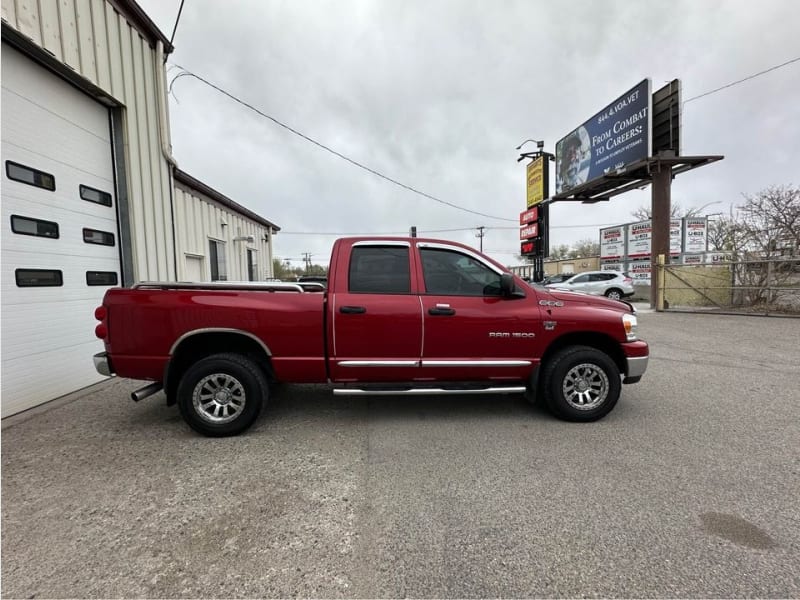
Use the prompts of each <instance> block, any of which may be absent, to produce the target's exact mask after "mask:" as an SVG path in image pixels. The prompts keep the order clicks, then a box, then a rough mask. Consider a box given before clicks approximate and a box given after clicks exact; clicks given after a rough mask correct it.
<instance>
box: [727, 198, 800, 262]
mask: <svg viewBox="0 0 800 600" xmlns="http://www.w3.org/2000/svg"><path fill="white" fill-rule="evenodd" d="M744 199H745V203H744V204H742V205H740V206H738V207H737V208H738V209H739V211H740V215H741V218H740V219H739V223H738V226H739V227H740V228H741V230H742V231H743V233H744V237H745V245H746V247H745V250H746V251H749V252H753V253H758V254H759V255H760V256H761V257H765V258H770V257H776V256H797V255H798V254H800V187H792V186H788V185H782V186H771V187H768V188H767V189H765V190H762V191H760V192H758V193H757V194H753V195H746V194H745V195H744Z"/></svg>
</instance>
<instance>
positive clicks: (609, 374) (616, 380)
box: [542, 346, 622, 421]
mask: <svg viewBox="0 0 800 600" xmlns="http://www.w3.org/2000/svg"><path fill="white" fill-rule="evenodd" d="M543 378H544V381H543V386H542V390H543V392H544V395H545V400H546V402H547V406H548V407H549V408H550V410H551V411H552V412H553V413H554V414H555V415H556V416H558V417H560V418H562V419H565V420H567V421H596V420H597V419H601V418H603V417H604V416H606V415H607V414H608V413H609V412H611V409H612V408H614V405H615V404H616V403H617V400H618V399H619V394H620V390H621V387H622V385H621V381H620V373H619V369H618V368H617V366H616V365H615V364H614V361H613V360H611V358H610V357H609V356H608V355H607V354H605V353H603V352H601V351H600V350H597V349H595V348H591V347H589V346H571V347H569V348H564V349H563V350H561V351H560V352H558V353H557V354H555V355H554V356H553V357H552V358H551V359H550V360H549V361H548V363H547V364H546V365H545V368H544V373H543Z"/></svg>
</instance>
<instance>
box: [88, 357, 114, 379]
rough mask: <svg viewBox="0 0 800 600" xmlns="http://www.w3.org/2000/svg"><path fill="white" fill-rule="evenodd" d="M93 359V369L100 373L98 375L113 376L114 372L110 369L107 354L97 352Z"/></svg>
mask: <svg viewBox="0 0 800 600" xmlns="http://www.w3.org/2000/svg"><path fill="white" fill-rule="evenodd" d="M93 358H94V368H95V369H96V370H97V372H98V373H100V375H105V376H106V377H111V376H112V375H113V374H114V370H113V369H112V368H111V361H110V360H109V358H108V353H107V352H98V353H97V354H95V355H94V357H93Z"/></svg>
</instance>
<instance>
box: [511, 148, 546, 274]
mask: <svg viewBox="0 0 800 600" xmlns="http://www.w3.org/2000/svg"><path fill="white" fill-rule="evenodd" d="M530 141H533V140H530ZM523 144H524V142H523ZM523 144H520V146H518V147H517V150H519V149H520V148H521V147H522V145H523ZM536 144H537V146H538V150H537V151H536V152H526V153H523V154H521V155H520V157H519V158H518V159H517V162H520V161H521V160H523V159H525V158H529V159H531V161H530V162H529V163H528V164H527V165H526V167H525V171H526V203H525V204H526V207H527V209H526V210H524V211H523V212H521V213H520V215H519V224H520V232H519V238H520V255H521V256H524V257H527V258H531V259H533V280H534V281H541V280H542V279H544V259H545V257H546V256H547V255H548V254H549V237H548V212H549V211H548V199H549V197H550V181H549V174H550V158H551V157H552V155H551V154H548V153H547V152H545V151H544V150H543V148H544V142H543V141H537V142H536Z"/></svg>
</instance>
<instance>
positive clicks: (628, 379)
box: [623, 340, 650, 383]
mask: <svg viewBox="0 0 800 600" xmlns="http://www.w3.org/2000/svg"><path fill="white" fill-rule="evenodd" d="M623 350H624V352H625V379H624V380H623V383H636V382H637V381H639V380H640V379H641V378H642V375H644V372H645V371H647V363H648V361H649V360H650V348H649V347H648V345H647V342H644V341H642V340H637V341H635V342H630V343H627V344H623Z"/></svg>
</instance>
